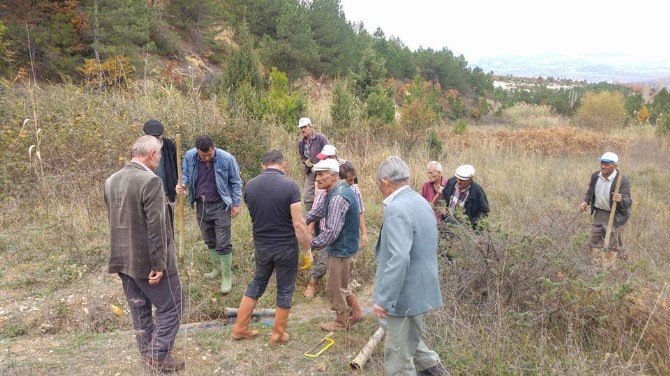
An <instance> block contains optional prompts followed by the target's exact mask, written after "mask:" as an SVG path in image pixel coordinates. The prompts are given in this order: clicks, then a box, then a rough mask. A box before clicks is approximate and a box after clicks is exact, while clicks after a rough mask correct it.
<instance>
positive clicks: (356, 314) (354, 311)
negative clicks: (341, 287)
mask: <svg viewBox="0 0 670 376" xmlns="http://www.w3.org/2000/svg"><path fill="white" fill-rule="evenodd" d="M347 305H348V306H349V308H351V316H349V317H348V318H347V322H346V325H347V327H350V326H352V325H354V324H355V323H357V322H359V321H363V319H364V318H365V315H364V314H363V310H362V309H361V305H360V304H359V303H358V300H357V299H356V296H354V295H349V296H347Z"/></svg>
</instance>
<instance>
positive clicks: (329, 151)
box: [316, 145, 337, 159]
mask: <svg viewBox="0 0 670 376" xmlns="http://www.w3.org/2000/svg"><path fill="white" fill-rule="evenodd" d="M336 154H337V149H335V146H333V145H324V146H323V149H321V153H319V154H317V155H316V157H317V158H319V159H326V158H327V157H332V156H333V155H336Z"/></svg>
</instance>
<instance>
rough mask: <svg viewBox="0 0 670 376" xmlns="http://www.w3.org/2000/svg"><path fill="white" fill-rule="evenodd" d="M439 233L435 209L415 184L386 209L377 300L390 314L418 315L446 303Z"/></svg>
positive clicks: (379, 248) (378, 255)
mask: <svg viewBox="0 0 670 376" xmlns="http://www.w3.org/2000/svg"><path fill="white" fill-rule="evenodd" d="M437 236H438V235H437V222H436V220H435V214H434V213H433V209H432V208H431V207H430V205H429V204H428V201H426V200H425V199H424V198H423V197H421V195H419V194H418V193H416V192H414V191H413V190H412V189H411V188H409V187H405V188H403V190H402V191H400V192H399V193H398V195H397V196H395V198H394V199H393V200H392V201H391V202H390V203H389V205H388V206H387V207H386V208H385V209H384V218H383V222H382V229H381V233H380V234H379V240H378V241H377V248H376V253H375V254H376V260H377V272H376V275H375V292H374V302H375V304H377V305H379V306H380V307H382V308H385V309H386V310H387V311H388V314H389V315H390V316H416V315H419V314H422V313H425V312H428V311H430V310H431V309H437V308H441V307H442V295H441V293H440V281H439V279H438V273H437V242H438V238H437Z"/></svg>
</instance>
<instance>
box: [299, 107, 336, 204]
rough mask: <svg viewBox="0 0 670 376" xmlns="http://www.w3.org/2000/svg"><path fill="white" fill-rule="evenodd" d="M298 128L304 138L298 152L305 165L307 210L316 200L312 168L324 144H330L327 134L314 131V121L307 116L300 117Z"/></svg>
mask: <svg viewBox="0 0 670 376" xmlns="http://www.w3.org/2000/svg"><path fill="white" fill-rule="evenodd" d="M298 128H299V129H300V134H301V135H302V138H301V139H300V142H298V154H300V161H301V162H302V164H303V165H305V206H306V207H307V210H310V209H311V208H312V203H313V202H314V178H315V176H316V175H315V174H314V171H313V170H312V168H313V167H314V165H315V164H316V163H317V162H318V161H319V159H318V158H317V155H318V154H319V152H320V151H321V149H323V147H324V146H326V145H328V144H330V142H328V139H327V138H326V136H324V135H322V134H321V133H316V132H315V131H314V126H313V125H312V121H311V120H309V118H307V117H303V118H300V120H299V121H298Z"/></svg>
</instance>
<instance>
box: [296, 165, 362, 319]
mask: <svg viewBox="0 0 670 376" xmlns="http://www.w3.org/2000/svg"><path fill="white" fill-rule="evenodd" d="M314 171H315V172H316V174H317V175H316V184H317V186H318V187H319V189H324V190H326V192H327V193H326V198H325V199H324V201H323V202H322V203H321V204H319V205H317V206H314V208H312V210H310V211H309V212H308V213H307V216H306V218H305V220H306V222H307V224H310V223H312V222H314V221H318V220H320V219H321V218H325V219H326V220H325V222H324V224H323V226H322V227H321V230H320V232H319V234H318V235H317V236H316V237H314V239H312V241H311V242H310V245H311V247H312V248H316V249H322V250H321V251H320V252H323V251H325V252H326V253H327V254H328V272H327V273H328V284H327V286H326V296H328V300H329V301H330V308H331V309H332V310H333V311H335V315H336V316H335V319H334V320H333V321H330V322H326V323H323V324H321V329H323V330H325V331H329V332H332V331H335V330H344V329H348V328H349V327H350V326H351V325H354V324H355V323H357V322H359V321H361V320H363V318H364V315H363V311H362V310H361V306H360V304H359V303H358V300H356V296H355V295H354V293H353V292H352V291H351V290H349V288H348V285H349V276H350V272H351V264H352V261H353V256H354V255H355V254H356V252H358V246H359V240H360V234H359V232H358V228H359V221H360V219H359V211H358V200H357V199H356V195H355V194H354V191H353V190H352V189H351V187H350V186H349V184H347V183H346V181H344V180H342V179H340V177H339V174H340V164H339V163H338V162H337V160H335V159H324V160H322V161H320V162H318V163H317V164H316V165H314Z"/></svg>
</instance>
